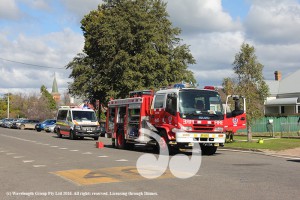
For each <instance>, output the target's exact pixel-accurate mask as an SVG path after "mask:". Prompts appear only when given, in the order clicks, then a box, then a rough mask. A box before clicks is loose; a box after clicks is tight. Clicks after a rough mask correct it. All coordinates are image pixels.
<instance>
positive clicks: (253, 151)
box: [218, 147, 300, 160]
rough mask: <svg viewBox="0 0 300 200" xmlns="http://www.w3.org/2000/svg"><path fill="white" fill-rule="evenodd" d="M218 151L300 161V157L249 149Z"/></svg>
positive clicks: (222, 149) (224, 149) (223, 149)
mask: <svg viewBox="0 0 300 200" xmlns="http://www.w3.org/2000/svg"><path fill="white" fill-rule="evenodd" d="M218 150H220V151H232V152H242V153H255V154H261V155H266V156H272V157H278V158H286V159H296V160H300V156H295V155H286V154H279V153H268V152H265V151H262V150H258V149H247V148H246V149H243V148H228V147H226V148H220V149H218Z"/></svg>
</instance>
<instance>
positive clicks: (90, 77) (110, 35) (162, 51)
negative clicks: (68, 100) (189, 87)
mask: <svg viewBox="0 0 300 200" xmlns="http://www.w3.org/2000/svg"><path fill="white" fill-rule="evenodd" d="M81 29H82V31H83V34H84V37H85V45H84V53H79V54H78V55H77V56H76V57H75V58H74V59H73V60H72V61H71V62H70V63H69V64H68V65H67V68H69V69H71V70H72V72H71V74H70V78H72V79H74V82H73V83H71V84H70V85H69V91H70V93H71V94H73V95H78V96H84V97H88V98H89V99H91V100H96V99H99V100H100V102H101V103H106V102H107V101H108V100H109V98H111V97H113V98H124V97H126V96H127V95H128V93H129V91H132V90H137V89H145V88H153V89H156V88H160V87H162V86H168V85H170V84H172V83H175V82H179V81H183V80H184V81H187V82H191V81H192V82H194V83H195V82H196V81H195V79H194V77H193V73H192V72H191V71H189V70H188V69H187V68H188V65H189V64H194V63H195V60H194V58H193V56H192V55H191V53H190V50H189V47H188V46H187V45H185V44H181V43H180V42H181V39H180V38H178V35H179V34H180V32H181V31H180V29H179V28H173V27H172V23H171V22H170V21H169V19H168V13H167V12H166V3H164V2H163V1H162V0H104V3H103V4H101V5H99V6H98V9H97V10H93V11H91V12H90V13H89V14H88V15H86V16H85V17H84V18H83V19H82V21H81Z"/></svg>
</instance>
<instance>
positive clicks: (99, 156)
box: [98, 156, 108, 158]
mask: <svg viewBox="0 0 300 200" xmlns="http://www.w3.org/2000/svg"><path fill="white" fill-rule="evenodd" d="M98 157H99V158H107V157H108V156H98Z"/></svg>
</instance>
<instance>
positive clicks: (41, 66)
mask: <svg viewBox="0 0 300 200" xmlns="http://www.w3.org/2000/svg"><path fill="white" fill-rule="evenodd" d="M0 60H4V61H8V62H12V63H18V64H22V65H29V66H33V67H40V68H51V69H66V68H64V67H49V66H43V65H35V64H29V63H24V62H19V61H14V60H8V59H4V58H0Z"/></svg>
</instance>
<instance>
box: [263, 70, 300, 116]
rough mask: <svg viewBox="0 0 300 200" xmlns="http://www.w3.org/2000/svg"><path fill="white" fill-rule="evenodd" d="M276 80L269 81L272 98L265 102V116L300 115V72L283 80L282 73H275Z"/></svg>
mask: <svg viewBox="0 0 300 200" xmlns="http://www.w3.org/2000/svg"><path fill="white" fill-rule="evenodd" d="M274 74H275V80H267V81H266V83H267V85H268V86H269V89H270V96H269V97H268V98H267V100H266V102H265V115H270V114H282V115H295V114H300V70H298V71H296V72H294V73H293V74H290V75H289V76H287V77H285V78H283V79H282V75H281V72H280V71H275V73H274Z"/></svg>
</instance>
